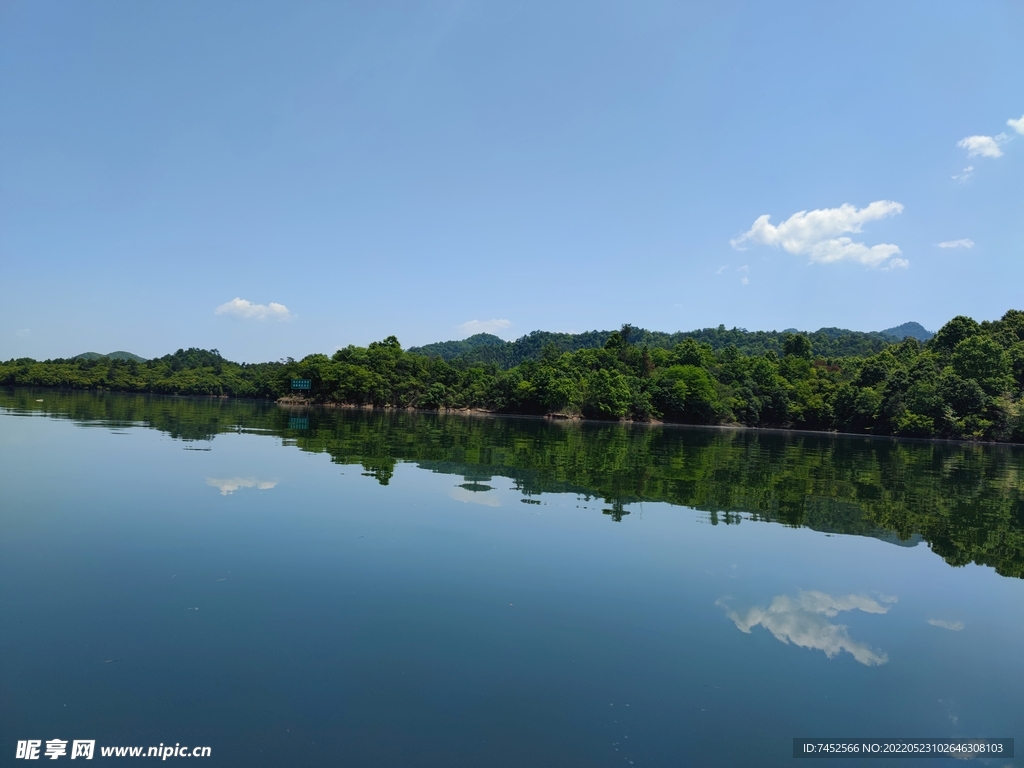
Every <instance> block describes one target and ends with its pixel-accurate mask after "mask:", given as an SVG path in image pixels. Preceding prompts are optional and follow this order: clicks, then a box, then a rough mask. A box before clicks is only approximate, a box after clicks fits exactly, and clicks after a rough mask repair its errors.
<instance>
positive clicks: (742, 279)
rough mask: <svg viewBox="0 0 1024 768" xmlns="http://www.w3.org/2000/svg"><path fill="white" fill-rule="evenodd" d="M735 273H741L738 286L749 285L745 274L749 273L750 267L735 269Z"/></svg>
mask: <svg viewBox="0 0 1024 768" xmlns="http://www.w3.org/2000/svg"><path fill="white" fill-rule="evenodd" d="M736 271H737V272H741V273H742V275H743V276H742V277H741V278H740V285H748V284H749V283H750V278H749V277H748V276H747V274H748V272H749V271H750V265H749V264H744V265H743V266H742V267H737V269H736Z"/></svg>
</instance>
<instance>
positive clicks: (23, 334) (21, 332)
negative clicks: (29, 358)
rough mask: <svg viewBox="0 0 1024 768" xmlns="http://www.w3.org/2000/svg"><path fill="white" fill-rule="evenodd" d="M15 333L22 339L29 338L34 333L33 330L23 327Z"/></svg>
mask: <svg viewBox="0 0 1024 768" xmlns="http://www.w3.org/2000/svg"><path fill="white" fill-rule="evenodd" d="M14 335H15V336H17V337H19V338H22V339H27V338H28V337H29V336H31V335H32V331H31V329H29V328H21V329H19V330H17V331H15V332H14Z"/></svg>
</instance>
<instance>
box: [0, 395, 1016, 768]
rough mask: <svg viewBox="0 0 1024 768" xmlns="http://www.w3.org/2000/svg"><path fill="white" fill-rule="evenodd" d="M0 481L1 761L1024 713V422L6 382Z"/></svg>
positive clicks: (468, 750) (333, 754)
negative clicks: (753, 427) (798, 429)
mask: <svg viewBox="0 0 1024 768" xmlns="http://www.w3.org/2000/svg"><path fill="white" fill-rule="evenodd" d="M0 499H2V512H0V526H2V527H0V530H2V535H0V616H2V617H3V622H2V623H3V629H2V632H0V741H2V750H3V755H4V760H3V764H4V765H7V764H9V763H20V762H21V761H14V760H11V758H12V756H13V755H14V751H15V745H16V743H17V742H18V741H19V740H29V739H37V740H41V741H42V742H43V745H44V747H45V742H46V740H49V739H62V740H68V741H69V743H70V742H71V740H75V739H81V740H95V742H96V745H97V746H96V759H98V760H100V762H111V763H117V762H119V761H118V760H116V759H113V758H110V759H107V760H104V759H103V758H102V757H101V755H100V752H99V750H100V746H102V745H145V746H147V747H148V746H150V745H158V744H159V745H175V744H184V745H189V746H190V747H191V746H193V745H205V746H209V747H210V748H211V756H210V757H209V758H207V759H205V760H203V761H202V762H201V763H200V764H201V765H207V764H208V765H211V766H282V765H294V766H335V765H367V766H439V767H440V766H446V767H448V766H510V767H511V766H516V767H517V768H521V767H522V766H577V765H578V766H584V765H586V766H624V767H627V768H628V767H629V766H688V765H694V766H746V765H756V766H774V765H790V764H792V762H793V757H792V744H793V739H794V738H797V737H892V738H895V737H915V738H923V737H1024V727H1022V726H1024V448H1022V447H1019V446H1018V447H1014V446H1005V445H1004V446H996V445H964V444H953V443H930V442H914V441H896V440H888V439H877V438H875V439H872V438H866V437H856V436H853V437H851V436H837V435H824V434H823V435H811V434H785V433H772V432H757V431H739V430H724V429H700V428H684V427H661V426H645V425H622V424H600V423H578V422H576V423H569V422H554V421H551V420H542V419H525V418H499V417H486V416H466V415H454V414H448V415H445V414H441V415H436V414H425V413H411V412H393V411H387V412H382V411H364V410H343V409H335V410H317V409H309V410H300V409H286V408H281V407H278V406H275V405H273V404H266V403H252V402H235V401H227V400H207V399H186V398H173V397H146V396H138V395H119V394H109V393H107V394H102V393H86V392H78V393H73V392H56V391H44V390H35V391H29V390H0ZM1021 748H1024V747H1022V746H1021V745H1018V749H1021ZM43 759H45V757H44V758H43ZM61 759H67V758H63V757H62V758H61ZM172 762H173V759H172ZM892 762H893V763H895V761H892ZM976 762H977V763H978V764H985V765H994V766H1003V765H1011V764H1020V763H1021V762H1024V761H1022V760H1021V758H1020V757H1018V758H1017V762H1014V760H1012V759H998V760H995V759H986V760H978V761H976ZM931 763H935V764H948V761H945V760H941V761H940V760H927V759H926V760H923V761H921V760H919V761H917V762H915V763H911V765H928V764H931ZM801 764H804V763H801ZM806 764H808V765H815V764H826V763H824V762H823V761H821V760H817V761H816V760H811V761H808V762H806ZM858 764H864V765H886V764H888V762H887V761H885V760H870V761H868V760H860V759H855V760H852V761H844V762H842V763H840V765H858ZM897 764H902V763H897Z"/></svg>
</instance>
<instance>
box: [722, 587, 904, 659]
mask: <svg viewBox="0 0 1024 768" xmlns="http://www.w3.org/2000/svg"><path fill="white" fill-rule="evenodd" d="M895 602H896V598H895V597H880V598H879V599H878V600H873V599H871V598H870V597H865V596H863V595H845V596H841V597H833V596H832V595H829V594H826V593H824V592H801V593H800V595H799V597H798V598H797V599H795V600H794V599H793V598H791V597H789V596H788V595H778V596H777V597H775V598H773V599H772V604H771V605H770V606H768V608H751V609H750V610H749V611H747V613H746V615H740V614H739V613H737V612H736V611H728V610H727V615H728V616H729V618H730V619H732V622H733V623H734V624H735V625H736V628H737V629H739V630H740V631H741V632H746V633H747V634H750V631H751V629H753V628H754V627H756V626H762V627H764V628H765V629H767V630H768V631H769V632H771V633H772V635H773V636H774V637H775V638H776V639H777V640H780V641H782V642H783V643H786V644H787V645H788V644H789V643H793V644H794V645H798V646H800V647H801V648H810V649H812V650H818V651H823V652H824V653H825V655H826V656H828V658H830V659H831V658H834V657H835V656H837V655H839V654H840V653H842V652H843V651H846V652H847V653H849V654H850V655H851V656H853V658H855V659H856V660H857V661H859V662H860V663H861V664H864V665H866V666H869V667H871V666H876V665H880V664H885V663H886V662H888V661H889V657H888V656H887V655H886V654H884V653H878V652H876V651H873V650H871V648H869V647H868V646H867V645H866V644H865V643H861V642H857V641H855V640H853V639H852V638H851V637H850V635H849V633H848V632H847V628H846V627H845V626H844V625H842V624H833V623H831V622H829V621H826V617H827V618H832V617H834V616H836V615H838V614H839V613H840V612H842V611H853V610H857V611H863V612H864V613H875V614H885V613H888V611H889V608H890V607H891V606H890V605H889V604H890V603H895ZM717 604H718V605H720V606H722V607H724V605H723V603H722V601H721V600H719V601H718V603H717Z"/></svg>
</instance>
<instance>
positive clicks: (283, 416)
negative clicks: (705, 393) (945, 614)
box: [0, 389, 1024, 578]
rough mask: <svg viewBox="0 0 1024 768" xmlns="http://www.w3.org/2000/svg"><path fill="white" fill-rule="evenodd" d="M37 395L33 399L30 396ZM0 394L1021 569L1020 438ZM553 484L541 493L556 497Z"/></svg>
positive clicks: (31, 409) (93, 421)
mask: <svg viewBox="0 0 1024 768" xmlns="http://www.w3.org/2000/svg"><path fill="white" fill-rule="evenodd" d="M39 399H42V402H37V400H39ZM0 408H4V409H8V410H10V411H13V412H15V413H21V414H31V415H46V416H48V417H50V418H68V419H73V420H74V421H75V422H77V423H80V424H88V425H103V426H107V427H110V428H113V429H122V428H124V427H129V426H140V425H143V426H146V427H150V428H152V429H157V430H160V431H161V432H163V433H165V434H167V435H169V436H170V437H172V438H174V439H178V440H183V441H187V442H186V446H192V445H195V444H196V442H195V441H211V440H214V439H216V437H217V436H218V435H221V434H235V433H238V432H242V433H248V434H253V435H273V436H277V437H278V438H281V439H282V441H283V443H284V445H286V446H294V447H295V448H297V449H299V450H302V451H309V452H313V453H320V454H324V455H325V456H328V457H330V460H331V461H333V462H334V463H336V464H338V465H342V466H360V467H361V468H362V473H363V474H364V475H367V476H368V477H372V478H374V479H375V480H376V481H377V482H379V483H381V484H382V485H387V484H389V483H390V482H391V480H392V478H393V476H394V474H395V470H396V467H397V466H398V465H399V464H400V463H403V462H406V463H414V464H415V465H417V466H419V467H420V468H422V469H424V470H428V471H431V472H438V473H443V474H450V475H455V476H458V477H459V478H461V480H455V481H454V482H457V483H458V482H462V483H463V484H462V486H461V487H462V488H464V489H466V490H467V491H470V492H474V493H486V492H487V491H488V490H490V489H491V488H492V487H493V486H495V485H497V483H494V482H493V479H494V478H497V477H504V478H509V479H510V480H511V481H512V484H513V486H514V487H515V488H517V489H518V490H519V491H520V493H521V494H522V501H523V502H524V503H526V504H538V503H547V502H548V501H549V499H546V498H544V497H543V496H542V494H551V493H554V494H576V495H577V496H578V497H580V502H579V503H581V504H582V505H584V506H585V507H586V508H588V509H593V510H594V512H595V514H602V513H603V514H604V515H606V516H607V518H608V519H609V520H610V521H614V522H628V521H629V520H630V515H631V514H633V513H635V512H637V511H638V510H639V509H640V507H639V503H641V502H664V503H668V504H672V505H677V506H682V507H688V508H691V509H696V510H700V511H701V512H703V513H704V514H706V515H707V520H708V522H710V523H711V524H713V525H736V524H743V523H744V522H745V521H748V520H763V521H767V522H771V523H776V524H781V525H786V526H794V527H796V526H799V527H808V528H812V529H814V530H818V531H826V532H830V533H841V534H847V535H859V536H872V537H875V538H879V539H882V540H884V541H888V542H892V543H894V544H896V543H902V544H914V543H916V542H918V541H920V540H922V539H923V540H924V541H926V542H927V543H928V545H929V546H930V547H931V549H932V550H933V551H934V552H935V553H937V554H938V555H940V556H941V557H942V558H943V559H944V560H945V561H946V562H947V563H949V564H950V565H953V566H960V565H965V564H967V563H977V564H979V565H987V566H991V567H993V568H995V569H996V570H997V571H998V572H999V573H1001V574H1003V575H1004V576H1013V577H1017V578H1021V577H1024V475H1022V471H1021V467H1022V466H1024V465H1022V460H1024V448H1021V447H1018V446H1003V445H979V444H964V443H947V442H923V441H922V442H913V441H895V440H878V439H871V438H849V437H837V436H835V435H822V434H817V435H816V434H806V433H783V432H758V431H743V430H710V429H673V428H671V427H655V428H647V427H642V426H639V425H635V424H615V423H608V422H603V423H602V422H568V421H556V420H550V419H503V418H475V417H472V416H463V415H460V414H431V413H422V412H407V411H401V410H394V409H391V410H347V409H346V410H340V409H338V410H334V409H326V408H280V407H277V406H276V405H274V403H273V402H271V401H258V400H255V401H254V400H234V399H219V398H171V397H159V396H150V395H141V394H140V395H111V394H107V393H102V392H84V391H80V392H74V391H65V392H48V393H45V394H43V395H42V397H41V398H40V394H39V392H38V391H35V392H33V391H31V390H29V389H16V390H10V391H4V390H0ZM558 501H559V500H558V499H557V498H555V499H550V502H551V503H558Z"/></svg>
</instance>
